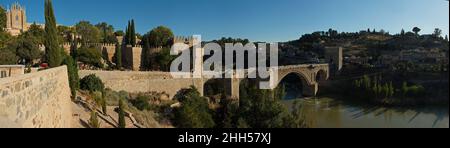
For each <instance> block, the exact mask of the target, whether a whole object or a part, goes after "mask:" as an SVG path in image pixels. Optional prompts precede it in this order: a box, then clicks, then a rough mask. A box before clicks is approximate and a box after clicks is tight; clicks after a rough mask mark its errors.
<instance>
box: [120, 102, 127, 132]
mask: <svg viewBox="0 0 450 148" xmlns="http://www.w3.org/2000/svg"><path fill="white" fill-rule="evenodd" d="M124 108H125V106H124V103H123V100H122V99H120V100H119V128H125V127H126V122H125V111H124Z"/></svg>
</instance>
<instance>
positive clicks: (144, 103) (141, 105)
mask: <svg viewBox="0 0 450 148" xmlns="http://www.w3.org/2000/svg"><path fill="white" fill-rule="evenodd" d="M149 100H150V98H149V97H148V96H144V95H139V96H138V97H137V98H136V99H134V100H133V101H131V103H132V104H133V106H135V107H136V108H137V109H139V110H141V111H142V110H150V109H151V105H150V103H148V101H149Z"/></svg>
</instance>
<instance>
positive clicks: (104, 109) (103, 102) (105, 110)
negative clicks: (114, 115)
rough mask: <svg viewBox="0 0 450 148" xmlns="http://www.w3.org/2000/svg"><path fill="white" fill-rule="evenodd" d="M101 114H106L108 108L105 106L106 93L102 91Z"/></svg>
mask: <svg viewBox="0 0 450 148" xmlns="http://www.w3.org/2000/svg"><path fill="white" fill-rule="evenodd" d="M101 103H102V112H103V114H104V115H107V114H108V112H107V111H108V108H107V104H106V92H105V91H102V102H101Z"/></svg>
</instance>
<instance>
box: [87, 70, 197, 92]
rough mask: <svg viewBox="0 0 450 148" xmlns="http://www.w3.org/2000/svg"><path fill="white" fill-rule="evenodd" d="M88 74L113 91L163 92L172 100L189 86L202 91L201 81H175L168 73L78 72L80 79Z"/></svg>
mask: <svg viewBox="0 0 450 148" xmlns="http://www.w3.org/2000/svg"><path fill="white" fill-rule="evenodd" d="M90 74H95V75H96V76H98V77H99V78H100V79H102V81H103V83H105V86H106V87H107V88H110V89H112V90H114V91H122V90H123V91H127V92H132V93H139V92H161V93H162V92H165V93H166V94H168V95H169V97H170V98H172V97H173V96H175V95H176V94H177V93H178V92H179V91H180V90H182V89H185V88H189V87H190V86H191V85H193V86H196V87H197V88H198V89H199V90H203V79H176V78H173V77H172V75H171V74H170V73H169V72H137V71H89V70H80V71H79V76H80V79H81V78H83V77H85V76H87V75H90ZM201 92H203V91H201Z"/></svg>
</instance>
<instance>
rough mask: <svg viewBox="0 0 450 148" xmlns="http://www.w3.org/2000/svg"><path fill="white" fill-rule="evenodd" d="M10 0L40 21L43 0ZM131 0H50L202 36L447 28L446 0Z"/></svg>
mask: <svg viewBox="0 0 450 148" xmlns="http://www.w3.org/2000/svg"><path fill="white" fill-rule="evenodd" d="M15 2H19V3H20V4H21V5H23V6H25V7H26V9H27V15H28V21H29V22H37V23H43V22H44V15H43V13H44V2H43V1H25V0H3V1H2V2H1V3H0V4H1V5H2V6H4V7H7V6H9V5H11V4H13V3H15ZM127 2H130V1H127ZM134 2H135V3H131V4H130V3H127V4H123V1H120V0H96V1H87V0H77V1H67V0H65V1H54V5H55V13H56V18H57V22H58V24H62V25H69V26H70V25H74V24H76V23H77V22H79V21H81V20H86V21H90V22H91V23H93V24H96V23H99V22H107V23H109V24H111V25H113V26H114V27H115V29H117V30H123V29H124V28H125V26H126V22H127V21H128V20H129V19H135V21H136V29H137V31H138V32H139V33H141V34H144V33H146V32H148V31H149V30H151V29H152V28H154V27H156V26H159V25H164V26H168V27H169V28H172V29H173V30H174V32H175V34H177V35H185V36H187V35H193V34H199V35H202V36H203V38H204V39H205V40H212V39H218V38H221V37H239V38H248V39H250V40H252V41H270V42H273V41H288V40H294V39H298V38H299V37H300V36H301V35H302V34H305V33H311V32H314V31H322V30H328V29H329V28H333V29H336V30H338V31H340V32H342V31H343V32H355V31H358V30H366V29H367V28H371V29H377V30H380V29H384V30H385V31H387V32H390V33H399V32H400V30H401V29H402V28H403V29H405V30H406V31H410V30H411V29H412V28H413V27H415V26H417V27H419V28H421V29H422V32H421V33H422V34H430V33H432V32H433V30H434V28H440V29H442V31H443V35H448V32H449V25H448V22H449V11H448V1H444V0H396V1H391V0H377V1H371V0H363V1H353V0H340V1H329V0H318V1H317V0H314V1H309V0H308V1H303V0H302V1H296V0H295V1H294V0H281V1H277V2H276V3H275V2H274V1H270V0H262V1H261V0H258V1H256V0H246V1H237V0H231V1H218V0H213V1H207V2H206V1H204V0H193V1H179V0H164V1H161V0H158V1H141V0H134ZM174 4H176V5H174ZM323 11H326V13H323ZM318 12H320V13H318ZM406 24H407V25H406Z"/></svg>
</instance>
